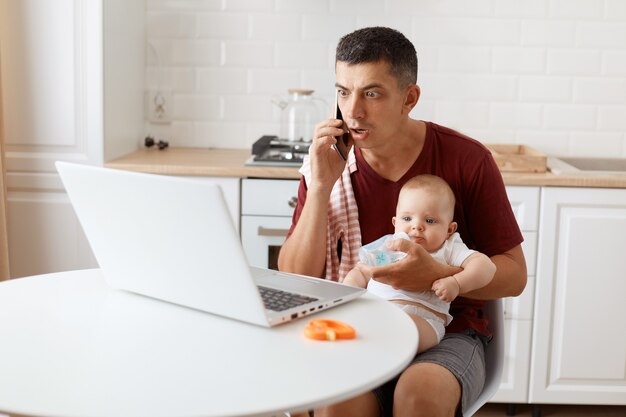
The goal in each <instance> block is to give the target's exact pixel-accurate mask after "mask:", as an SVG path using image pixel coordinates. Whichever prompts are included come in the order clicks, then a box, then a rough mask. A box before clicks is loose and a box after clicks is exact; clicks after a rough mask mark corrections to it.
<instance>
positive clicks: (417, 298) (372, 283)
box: [367, 233, 476, 341]
mask: <svg viewBox="0 0 626 417" xmlns="http://www.w3.org/2000/svg"><path fill="white" fill-rule="evenodd" d="M475 252H476V251H474V250H472V249H469V248H468V247H467V246H466V245H465V243H463V241H462V240H461V236H460V235H459V234H458V233H454V234H453V235H452V236H450V237H449V238H448V240H446V241H445V242H444V243H443V245H442V246H441V247H440V248H439V249H438V250H436V251H435V252H431V253H430V255H431V256H432V257H433V258H435V260H437V261H438V262H441V263H442V264H446V265H450V266H459V267H460V266H461V264H462V263H463V261H465V259H467V257H468V256H470V255H471V254H473V253H475ZM367 290H368V291H370V292H372V293H373V294H375V295H377V296H379V297H381V298H384V299H386V300H404V301H410V302H414V303H418V304H421V305H424V306H426V307H428V308H430V309H432V310H434V311H436V312H438V313H441V314H443V315H444V316H446V318H447V320H445V322H444V321H443V320H442V319H441V317H439V316H438V315H436V314H432V313H431V312H429V311H428V310H425V309H423V308H419V307H417V306H413V305H408V304H397V305H398V307H400V308H402V309H403V310H404V311H406V312H408V313H413V314H417V315H418V316H421V317H424V318H425V319H426V321H428V322H429V323H430V325H431V326H433V328H434V329H435V331H436V332H437V335H438V337H439V340H440V341H441V338H442V337H443V335H444V333H445V329H444V327H445V326H447V325H448V324H450V322H451V321H452V316H451V315H450V314H449V313H448V311H449V309H450V303H447V302H445V301H443V300H441V299H440V298H439V297H437V295H436V294H435V293H434V292H433V291H404V290H400V289H395V288H393V287H392V286H391V285H387V284H383V283H382V282H378V281H376V280H374V279H370V280H369V283H368V284H367Z"/></svg>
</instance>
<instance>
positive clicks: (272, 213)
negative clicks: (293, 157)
mask: <svg viewBox="0 0 626 417" xmlns="http://www.w3.org/2000/svg"><path fill="white" fill-rule="evenodd" d="M298 184H299V181H298V180H263V179H243V180H242V183H241V240H242V242H243V248H244V251H245V253H246V256H247V257H248V262H250V264H251V265H253V266H258V267H261V268H275V269H277V262H278V252H279V250H280V247H281V246H282V244H283V242H284V241H285V237H286V236H287V232H288V231H289V227H290V226H291V217H292V214H293V210H294V208H295V207H296V204H297V202H298Z"/></svg>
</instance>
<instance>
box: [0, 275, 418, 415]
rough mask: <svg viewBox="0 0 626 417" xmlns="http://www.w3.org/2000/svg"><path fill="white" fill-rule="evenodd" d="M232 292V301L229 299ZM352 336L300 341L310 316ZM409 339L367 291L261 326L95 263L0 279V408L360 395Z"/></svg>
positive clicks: (409, 332)
mask: <svg viewBox="0 0 626 417" xmlns="http://www.w3.org/2000/svg"><path fill="white" fill-rule="evenodd" d="M234 298H236V297H234ZM313 317H323V318H332V319H337V320H342V321H345V322H346V323H349V324H351V325H353V326H354V327H355V328H356V329H357V338H356V339H355V340H343V341H335V342H320V341H313V340H309V339H307V338H305V337H304V335H303V328H304V326H305V325H306V324H308V321H309V319H310V318H313ZM416 347H417V331H416V329H415V326H414V325H413V322H412V321H411V320H410V319H409V318H408V316H407V315H406V314H404V313H403V312H402V311H401V310H400V309H398V308H396V307H395V306H393V305H392V304H391V303H388V302H386V301H383V300H381V299H379V298H377V297H375V296H373V295H370V294H365V295H364V296H362V297H360V298H359V299H357V300H354V301H352V302H349V303H347V304H345V305H342V306H338V307H335V308H333V309H330V310H327V311H323V312H320V313H317V314H315V315H312V316H310V317H309V318H306V317H305V318H303V319H300V320H296V321H294V322H291V323H287V324H284V325H280V326H278V327H275V328H272V329H268V328H263V327H259V326H255V325H251V324H247V323H242V322H238V321H234V320H230V319H225V318H221V317H218V316H215V315H211V314H207V313H204V312H200V311H197V310H193V309H189V308H185V307H181V306H177V305H173V304H169V303H166V302H162V301H158V300H154V299H150V298H147V297H143V296H140V295H135V294H132V293H128V292H125V291H118V290H112V289H109V288H108V287H107V286H106V283H105V282H104V279H103V278H102V274H101V273H100V270H98V269H92V270H84V271H71V272H62V273H56V274H47V275H40V276H35V277H28V278H19V279H14V280H11V281H5V282H3V283H0V411H3V412H9V413H16V414H23V415H37V416H61V415H62V416H66V417H72V416H77V417H78V416H80V417H98V416H107V417H111V416H124V417H130V416H148V415H149V416H154V417H159V416H173V415H176V416H200V415H202V416H261V415H271V414H273V413H275V412H280V411H288V410H291V411H300V410H305V409H310V408H314V407H316V406H321V405H325V404H330V403H334V402H337V401H340V400H343V399H347V398H350V397H353V396H355V395H357V394H359V393H362V392H366V391H368V390H371V389H372V388H374V387H376V386H378V385H380V384H381V383H383V382H385V381H387V380H389V379H391V378H392V377H393V376H394V375H396V374H398V373H399V372H400V371H401V370H402V369H404V367H405V366H406V365H407V364H408V362H409V361H410V360H411V359H412V357H413V355H414V353H415V349H416Z"/></svg>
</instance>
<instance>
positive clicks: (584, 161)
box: [559, 158, 626, 172]
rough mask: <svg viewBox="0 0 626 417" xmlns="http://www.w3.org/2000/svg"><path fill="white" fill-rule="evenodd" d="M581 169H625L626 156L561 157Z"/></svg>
mask: <svg viewBox="0 0 626 417" xmlns="http://www.w3.org/2000/svg"><path fill="white" fill-rule="evenodd" d="M559 159H560V160H561V161H563V162H565V163H566V164H569V165H571V166H573V167H575V168H578V169H579V170H581V171H624V172H626V158H559Z"/></svg>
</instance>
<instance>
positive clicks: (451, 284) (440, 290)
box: [432, 277, 460, 303]
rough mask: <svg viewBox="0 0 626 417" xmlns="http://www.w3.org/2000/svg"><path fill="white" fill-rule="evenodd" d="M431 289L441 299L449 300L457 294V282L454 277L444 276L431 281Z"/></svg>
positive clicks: (458, 289)
mask: <svg viewBox="0 0 626 417" xmlns="http://www.w3.org/2000/svg"><path fill="white" fill-rule="evenodd" d="M432 290H433V291H434V292H435V294H436V295H437V297H439V298H440V299H441V300H442V301H445V302H448V303H449V302H451V301H452V300H454V299H455V298H456V296H457V295H459V291H460V288H459V283H458V282H457V281H456V279H454V277H445V278H441V279H438V280H437V281H435V282H433V287H432Z"/></svg>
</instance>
